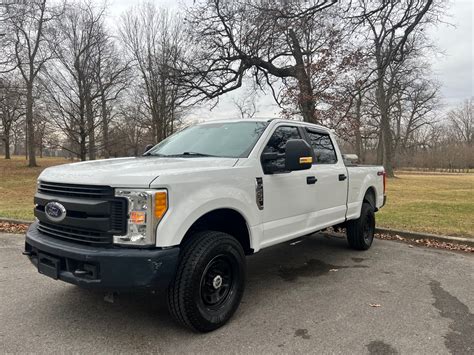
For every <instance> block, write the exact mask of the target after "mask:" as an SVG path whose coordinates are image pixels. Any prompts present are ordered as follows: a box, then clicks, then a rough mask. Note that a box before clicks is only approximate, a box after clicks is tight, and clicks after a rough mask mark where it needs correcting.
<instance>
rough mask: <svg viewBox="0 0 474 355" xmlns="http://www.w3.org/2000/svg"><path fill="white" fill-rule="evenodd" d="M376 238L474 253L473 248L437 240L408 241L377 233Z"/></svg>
mask: <svg viewBox="0 0 474 355" xmlns="http://www.w3.org/2000/svg"><path fill="white" fill-rule="evenodd" d="M375 237H376V238H379V239H384V240H399V241H402V242H405V243H408V244H411V245H413V244H414V245H422V246H425V247H429V248H437V249H447V250H455V251H465V252H468V253H474V247H471V246H469V245H465V244H457V243H456V244H455V243H447V242H441V241H437V240H430V239H415V240H413V239H409V238H403V237H400V236H399V235H390V234H387V233H377V234H376V235H375Z"/></svg>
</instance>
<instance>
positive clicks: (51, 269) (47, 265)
mask: <svg viewBox="0 0 474 355" xmlns="http://www.w3.org/2000/svg"><path fill="white" fill-rule="evenodd" d="M60 262H61V261H60V260H59V259H58V258H55V257H52V256H49V255H46V254H43V253H38V272H39V273H40V274H43V275H46V276H49V277H52V278H53V279H55V280H57V279H58V278H59V266H60Z"/></svg>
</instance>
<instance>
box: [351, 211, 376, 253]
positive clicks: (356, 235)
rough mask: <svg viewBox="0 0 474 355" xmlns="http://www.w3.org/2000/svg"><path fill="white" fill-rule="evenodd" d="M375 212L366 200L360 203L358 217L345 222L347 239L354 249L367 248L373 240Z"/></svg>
mask: <svg viewBox="0 0 474 355" xmlns="http://www.w3.org/2000/svg"><path fill="white" fill-rule="evenodd" d="M374 234H375V212H374V208H373V207H372V206H371V205H370V204H369V203H367V202H364V203H363V204H362V209H361V212H360V217H359V218H358V219H355V220H352V221H349V222H348V223H347V241H348V243H349V246H350V247H351V248H352V249H355V250H367V249H369V248H370V246H371V245H372V242H373V241H374Z"/></svg>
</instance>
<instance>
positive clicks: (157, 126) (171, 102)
mask: <svg viewBox="0 0 474 355" xmlns="http://www.w3.org/2000/svg"><path fill="white" fill-rule="evenodd" d="M120 36H121V39H122V43H123V46H124V47H125V49H126V51H127V53H128V55H129V57H130V60H131V61H132V63H133V64H134V67H135V70H136V72H137V73H138V75H139V77H140V82H138V83H137V89H138V90H141V91H142V92H143V94H144V95H145V98H146V102H145V104H146V107H147V109H148V111H149V116H150V129H151V132H152V137H153V140H154V141H155V142H158V141H161V140H162V139H164V138H166V137H167V136H168V135H170V134H171V133H173V131H174V130H175V129H176V126H177V125H178V124H179V120H180V119H181V114H182V113H183V111H184V110H185V109H186V105H185V101H186V100H187V97H186V95H185V92H184V91H183V87H182V86H181V85H180V84H179V83H177V82H176V81H175V80H172V79H173V73H174V72H175V70H176V67H177V65H178V63H179V62H180V61H181V60H182V59H183V57H184V56H185V55H186V51H187V43H186V42H185V41H184V29H183V24H182V20H181V18H180V17H179V16H177V15H176V14H174V13H172V12H170V11H167V10H159V9H157V8H156V7H155V6H154V5H152V4H151V3H144V4H142V5H140V6H138V7H134V8H132V9H130V10H129V11H128V12H126V13H125V14H124V15H123V17H122V23H121V26H120Z"/></svg>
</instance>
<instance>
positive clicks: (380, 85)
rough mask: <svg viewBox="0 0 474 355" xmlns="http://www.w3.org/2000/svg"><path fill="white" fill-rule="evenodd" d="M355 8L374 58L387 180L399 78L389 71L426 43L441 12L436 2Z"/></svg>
mask: <svg viewBox="0 0 474 355" xmlns="http://www.w3.org/2000/svg"><path fill="white" fill-rule="evenodd" d="M355 5H356V12H358V14H357V15H356V16H355V19H356V20H357V22H358V24H360V25H361V26H363V27H364V28H365V29H366V36H367V39H368V40H370V41H371V46H370V49H369V53H368V54H369V55H370V56H371V57H372V58H373V63H374V65H373V72H374V75H375V79H374V81H375V84H376V102H377V106H378V109H379V113H380V138H381V140H380V151H381V159H380V163H382V164H383V165H384V166H385V169H386V171H387V174H388V176H394V173H393V157H394V151H393V142H392V140H393V136H392V131H391V117H390V104H391V100H392V96H391V95H392V92H391V91H392V89H393V86H394V85H395V83H394V79H395V78H396V76H395V75H391V76H390V75H389V68H390V66H391V65H393V64H397V63H401V62H403V61H405V60H407V58H409V54H410V53H414V52H416V51H415V50H414V46H413V45H414V44H417V43H420V42H421V43H423V42H426V38H425V36H424V32H423V30H424V28H425V27H426V25H428V24H429V23H433V22H436V21H437V20H438V16H437V15H438V10H439V8H438V6H437V4H434V1H433V0H423V1H415V0H407V1H383V2H380V1H375V0H358V1H357V2H356V3H355Z"/></svg>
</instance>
